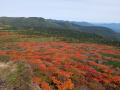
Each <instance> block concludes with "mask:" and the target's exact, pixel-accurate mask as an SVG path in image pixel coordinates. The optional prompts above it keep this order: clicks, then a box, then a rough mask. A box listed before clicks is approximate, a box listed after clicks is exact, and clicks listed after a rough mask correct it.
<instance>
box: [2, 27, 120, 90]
mask: <svg viewBox="0 0 120 90" xmlns="http://www.w3.org/2000/svg"><path fill="white" fill-rule="evenodd" d="M12 29H15V30H12ZM25 29H28V28H25ZM31 29H32V28H31ZM21 31H22V32H21ZM65 32H67V31H65ZM68 32H69V33H70V32H71V33H72V31H68ZM36 33H38V32H37V30H36V31H33V30H32V31H31V32H29V31H27V32H26V31H24V30H23V28H21V27H19V30H18V28H17V29H16V28H15V27H12V28H11V26H9V25H4V26H0V88H5V89H7V90H120V47H119V46H118V45H116V44H118V43H117V42H113V41H109V40H106V39H104V38H102V37H99V36H97V35H93V36H92V35H88V34H87V33H83V34H85V35H86V36H87V37H88V38H89V39H85V38H84V40H86V42H80V41H82V39H81V38H80V39H78V38H79V37H77V36H79V33H78V34H76V33H77V32H76V33H75V34H76V36H75V35H74V33H73V36H72V38H71V37H70V34H69V33H68V34H66V35H67V36H68V38H67V36H66V37H65V35H63V34H62V31H61V33H60V34H59V35H62V37H61V36H57V35H55V34H53V33H51V32H49V33H47V30H46V31H45V32H44V33H42V32H40V33H39V34H36ZM81 35H82V34H81ZM64 37H65V38H64ZM83 37H84V36H83ZM87 37H86V38H87ZM91 37H92V38H91ZM94 37H96V42H93V41H95V40H94ZM100 38H102V39H101V40H100ZM103 39H104V40H106V41H105V42H104V43H102V40H103ZM74 40H76V42H74ZM84 40H83V41H84ZM87 40H88V41H89V42H88V41H87ZM98 40H100V41H99V42H97V41H98ZM106 42H107V43H106ZM110 43H113V44H112V45H110ZM1 86H2V87H1Z"/></svg>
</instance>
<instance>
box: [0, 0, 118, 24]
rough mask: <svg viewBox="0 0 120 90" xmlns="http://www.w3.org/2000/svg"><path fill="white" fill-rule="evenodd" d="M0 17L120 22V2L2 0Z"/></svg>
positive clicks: (94, 0)
mask: <svg viewBox="0 0 120 90" xmlns="http://www.w3.org/2000/svg"><path fill="white" fill-rule="evenodd" d="M0 16H10V17H43V18H48V19H58V20H70V21H89V22H120V0H1V1H0Z"/></svg>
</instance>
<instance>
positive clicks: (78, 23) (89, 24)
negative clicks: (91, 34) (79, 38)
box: [72, 21, 94, 26]
mask: <svg viewBox="0 0 120 90" xmlns="http://www.w3.org/2000/svg"><path fill="white" fill-rule="evenodd" d="M72 23H73V24H77V25H82V26H94V24H92V23H88V22H75V21H72Z"/></svg>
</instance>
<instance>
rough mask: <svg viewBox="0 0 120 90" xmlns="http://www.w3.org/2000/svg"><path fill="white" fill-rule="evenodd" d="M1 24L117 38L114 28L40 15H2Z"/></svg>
mask: <svg viewBox="0 0 120 90" xmlns="http://www.w3.org/2000/svg"><path fill="white" fill-rule="evenodd" d="M0 24H3V25H12V26H17V27H21V26H22V27H23V26H25V27H39V28H57V29H65V30H77V31H81V32H87V33H92V34H97V35H100V36H102V37H105V38H109V39H113V40H114V39H116V37H117V36H116V33H115V32H114V31H112V29H109V28H106V27H101V26H83V25H78V24H75V23H72V22H68V21H56V20H47V19H44V18H38V17H29V18H25V17H19V18H17V17H0Z"/></svg>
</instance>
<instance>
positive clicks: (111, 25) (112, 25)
mask: <svg viewBox="0 0 120 90" xmlns="http://www.w3.org/2000/svg"><path fill="white" fill-rule="evenodd" d="M94 25H96V26H104V27H108V28H111V29H113V30H114V31H116V32H120V23H95V24H94Z"/></svg>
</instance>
